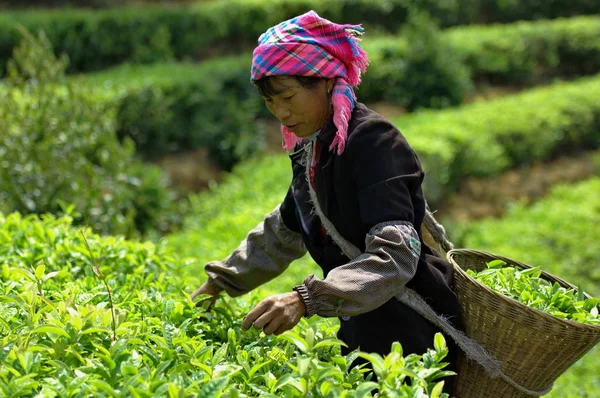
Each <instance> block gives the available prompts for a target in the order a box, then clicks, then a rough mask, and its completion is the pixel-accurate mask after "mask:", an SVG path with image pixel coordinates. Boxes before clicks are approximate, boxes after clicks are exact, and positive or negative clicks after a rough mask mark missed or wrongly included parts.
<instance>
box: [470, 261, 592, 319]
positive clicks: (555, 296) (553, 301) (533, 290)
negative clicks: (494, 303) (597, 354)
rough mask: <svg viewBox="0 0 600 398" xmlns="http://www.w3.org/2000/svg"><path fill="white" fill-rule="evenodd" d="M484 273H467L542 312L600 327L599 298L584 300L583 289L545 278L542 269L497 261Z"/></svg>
mask: <svg viewBox="0 0 600 398" xmlns="http://www.w3.org/2000/svg"><path fill="white" fill-rule="evenodd" d="M487 267H488V269H486V270H483V271H479V272H476V271H473V270H467V274H469V275H471V276H472V277H473V278H474V279H475V280H477V281H479V282H481V283H483V284H484V285H486V286H488V287H490V288H491V289H493V290H495V291H497V292H499V293H502V294H503V295H505V296H507V297H510V298H512V299H515V300H517V301H519V302H521V303H523V304H525V305H526V306H528V307H531V308H535V309H538V310H540V311H543V312H545V313H548V314H550V315H552V316H554V317H557V318H562V319H568V320H572V321H576V322H580V323H587V324H590V325H600V318H599V317H598V303H599V302H600V300H599V299H597V298H588V299H585V298H584V293H583V290H582V289H581V288H579V289H577V290H574V289H567V288H564V287H562V286H561V285H559V284H558V283H557V282H554V283H550V282H549V281H547V280H546V279H544V278H541V277H540V276H541V273H542V271H541V270H540V269H539V268H537V267H536V268H529V269H524V270H521V269H518V268H516V267H510V266H508V265H507V264H506V263H505V262H504V261H501V260H496V261H491V262H489V263H488V264H487Z"/></svg>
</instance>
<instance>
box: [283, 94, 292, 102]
mask: <svg viewBox="0 0 600 398" xmlns="http://www.w3.org/2000/svg"><path fill="white" fill-rule="evenodd" d="M293 97H294V96H293V95H290V96H289V97H285V98H284V100H286V101H289V100H291V99H292V98H293Z"/></svg>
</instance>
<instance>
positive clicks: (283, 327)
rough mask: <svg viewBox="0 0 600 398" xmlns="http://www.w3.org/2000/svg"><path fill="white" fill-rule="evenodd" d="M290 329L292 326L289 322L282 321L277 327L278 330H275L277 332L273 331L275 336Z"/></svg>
mask: <svg viewBox="0 0 600 398" xmlns="http://www.w3.org/2000/svg"><path fill="white" fill-rule="evenodd" d="M290 329H291V326H290V325H289V324H286V323H282V324H281V325H279V327H278V328H277V330H275V332H273V334H274V335H275V336H279V335H280V334H282V333H283V332H287V331H288V330H290Z"/></svg>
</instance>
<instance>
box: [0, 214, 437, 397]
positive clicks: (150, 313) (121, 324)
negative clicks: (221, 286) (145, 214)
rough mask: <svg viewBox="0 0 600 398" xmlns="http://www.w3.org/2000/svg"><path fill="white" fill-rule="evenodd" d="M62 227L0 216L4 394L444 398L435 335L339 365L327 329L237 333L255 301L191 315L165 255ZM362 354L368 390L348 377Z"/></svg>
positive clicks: (358, 373) (66, 223) (356, 372)
mask: <svg viewBox="0 0 600 398" xmlns="http://www.w3.org/2000/svg"><path fill="white" fill-rule="evenodd" d="M71 222H72V220H71V219H70V218H68V217H66V218H60V219H57V218H55V217H53V216H50V215H45V216H43V217H41V218H38V217H37V216H28V217H23V216H21V215H20V214H18V213H13V214H10V215H6V216H5V215H3V214H2V213H0V272H1V275H2V278H0V313H1V314H2V317H0V330H1V333H0V344H1V345H2V347H3V349H2V350H0V394H2V395H4V396H10V397H25V396H32V395H40V396H76V395H86V396H95V397H114V396H119V395H122V394H125V395H128V396H133V397H151V396H165V397H172V398H175V397H179V396H189V395H194V396H202V397H218V396H223V397H255V396H265V397H277V396H286V397H296V396H298V397H299V396H320V397H344V396H348V397H350V396H352V397H365V396H370V391H372V390H373V389H374V388H378V389H379V391H380V393H382V394H385V393H386V392H391V391H394V392H395V395H394V396H398V397H413V396H417V395H418V396H423V397H432V398H433V397H445V396H447V395H446V394H441V388H442V385H441V384H440V383H438V382H437V381H436V380H437V379H439V377H442V376H444V375H446V374H447V372H445V371H444V370H443V367H444V366H445V365H444V362H443V358H444V356H445V355H446V354H447V349H446V347H445V342H444V340H443V338H442V336H441V335H438V336H437V337H436V339H435V342H432V350H430V351H428V352H427V353H424V354H423V355H415V354H411V355H407V356H406V357H403V355H402V349H401V347H400V345H399V344H397V343H395V344H394V345H393V346H392V352H391V353H390V354H389V355H388V356H386V358H381V357H380V356H379V355H376V354H374V355H369V354H367V353H360V352H358V351H355V352H353V353H350V354H349V355H348V356H341V355H340V350H339V345H340V343H341V342H340V341H338V340H337V339H336V338H335V331H336V329H337V327H336V325H333V324H332V323H331V322H329V321H328V320H318V321H317V322H313V324H312V325H310V324H309V323H308V322H306V321H303V322H302V323H301V325H300V326H298V327H296V328H295V330H294V331H288V332H286V333H285V334H283V335H281V336H278V337H274V336H265V335H264V334H259V332H258V331H257V330H256V329H250V330H249V331H247V332H243V333H242V332H241V318H242V316H243V315H244V314H245V313H246V312H247V311H249V310H250V309H251V308H252V307H251V304H254V305H256V304H257V303H258V301H257V300H256V298H255V297H254V298H253V299H251V300H250V301H244V300H243V299H236V300H225V302H224V303H222V304H221V303H218V304H217V306H216V308H214V309H213V310H211V311H206V310H205V309H204V308H201V307H196V306H195V305H194V303H193V302H192V301H191V299H190V297H189V295H188V294H187V293H186V291H190V290H191V288H193V287H194V286H195V285H194V282H196V283H197V280H196V278H186V277H184V276H182V275H180V274H179V270H180V269H181V268H182V267H185V266H186V265H187V264H186V263H185V262H181V261H180V260H178V259H177V258H176V257H175V256H174V254H173V252H171V250H169V249H168V248H166V247H165V246H164V245H162V244H161V245H154V244H152V243H148V242H146V243H133V242H128V241H126V240H123V239H121V238H114V237H100V236H98V235H91V234H90V233H89V231H83V230H78V229H76V228H73V227H72V226H71ZM101 279H102V280H101ZM104 282H106V283H107V285H105V284H104ZM106 286H108V289H109V290H108V289H107V287H106ZM111 303H112V304H111ZM434 349H435V350H434ZM359 356H360V357H363V358H365V359H367V360H369V361H371V363H372V364H373V369H374V371H375V372H376V374H377V375H378V381H377V382H373V381H369V379H370V376H367V377H365V372H366V370H364V369H362V370H361V369H359V368H357V367H352V368H351V367H350V364H351V362H352V361H353V359H355V358H357V357H359ZM409 383H410V384H411V385H408V384H409Z"/></svg>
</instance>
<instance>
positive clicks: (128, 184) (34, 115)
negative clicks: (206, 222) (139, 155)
mask: <svg viewBox="0 0 600 398" xmlns="http://www.w3.org/2000/svg"><path fill="white" fill-rule="evenodd" d="M21 33H22V35H23V43H22V45H21V46H20V47H18V48H17V49H16V50H15V54H14V58H13V59H12V60H11V62H10V63H9V75H8V78H7V79H4V80H3V81H2V84H1V87H2V90H0V131H2V134H0V156H1V158H2V162H0V211H4V212H11V211H19V212H22V213H37V214H42V213H46V212H51V213H55V214H58V213H62V212H65V211H67V209H68V208H69V207H70V205H72V207H73V212H72V213H71V214H73V215H75V214H78V217H77V221H78V222H79V223H85V224H87V225H91V226H93V227H94V229H95V230H96V231H100V232H102V233H114V234H123V235H126V236H130V237H132V236H138V235H141V234H145V233H147V232H149V231H151V230H158V231H160V232H162V233H164V232H166V231H168V230H169V229H170V228H172V227H173V226H176V225H177V223H178V222H179V220H180V219H179V215H178V208H177V205H175V203H174V201H175V198H176V195H175V193H174V192H173V191H171V190H168V189H167V185H168V181H167V179H166V175H165V174H164V173H163V172H162V171H161V170H160V169H159V168H158V167H156V166H151V165H144V164H142V163H141V162H140V161H139V160H137V159H136V158H135V154H134V148H133V145H132V144H131V142H125V143H123V144H121V143H120V142H119V141H118V139H117V136H116V133H115V111H114V109H113V108H112V107H110V106H107V105H106V104H100V103H99V102H97V101H95V100H94V98H93V97H90V96H89V94H88V92H87V91H86V90H85V89H82V88H80V87H78V86H77V85H76V84H71V83H68V82H66V81H65V78H64V70H65V67H66V65H67V59H66V58H64V57H62V58H60V59H59V58H57V57H56V56H55V55H54V53H53V51H52V45H51V43H50V42H49V40H48V39H47V37H46V36H45V35H44V34H43V33H40V34H39V35H38V36H35V35H33V34H30V33H29V32H27V31H25V30H22V31H21Z"/></svg>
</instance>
